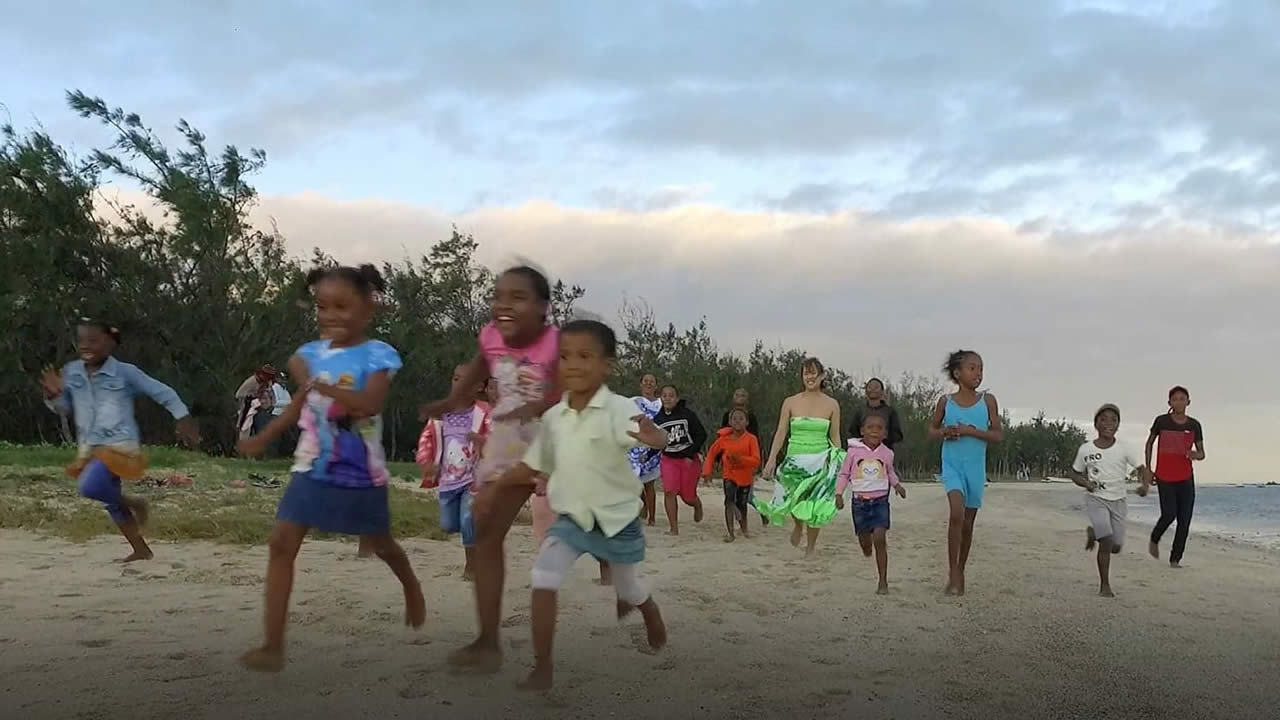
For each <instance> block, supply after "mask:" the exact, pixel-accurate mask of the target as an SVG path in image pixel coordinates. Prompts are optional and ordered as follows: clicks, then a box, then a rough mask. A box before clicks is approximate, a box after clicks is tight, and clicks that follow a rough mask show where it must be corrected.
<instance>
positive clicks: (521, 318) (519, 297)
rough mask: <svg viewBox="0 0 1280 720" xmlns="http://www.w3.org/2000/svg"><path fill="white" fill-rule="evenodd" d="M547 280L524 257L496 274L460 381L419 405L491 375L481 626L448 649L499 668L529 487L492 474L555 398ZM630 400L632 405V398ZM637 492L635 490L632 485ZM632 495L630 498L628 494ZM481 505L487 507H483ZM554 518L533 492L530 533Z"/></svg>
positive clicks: (437, 410) (481, 533)
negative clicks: (511, 551) (506, 591)
mask: <svg viewBox="0 0 1280 720" xmlns="http://www.w3.org/2000/svg"><path fill="white" fill-rule="evenodd" d="M550 305H551V285H550V283H548V282H547V278H546V276H545V275H543V274H542V273H541V272H539V271H537V270H535V269H533V268H532V267H529V266H527V265H520V266H517V267H513V268H511V269H509V270H507V271H505V272H503V273H502V275H500V276H499V277H498V283H497V286H496V287H495V288H494V296H493V302H492V305H491V307H490V311H491V313H492V318H493V320H492V322H490V323H489V324H488V325H486V326H485V327H484V328H483V329H481V330H480V336H479V338H478V342H477V344H478V346H479V347H478V350H477V352H476V355H475V357H474V358H473V359H472V360H471V362H469V363H468V364H467V366H466V376H465V377H464V379H463V381H462V382H461V383H460V384H459V385H458V386H456V387H455V388H454V390H453V391H452V392H450V394H449V397H448V398H446V399H444V400H442V401H439V402H435V403H431V404H429V405H426V406H424V407H423V408H422V409H421V410H420V411H419V416H420V417H421V418H422V419H424V420H425V419H426V418H429V417H440V416H441V415H443V414H444V413H446V412H451V411H455V410H458V409H461V408H465V407H467V406H468V405H470V404H471V403H472V402H473V400H474V396H473V395H472V394H471V391H470V388H471V387H472V386H473V385H475V384H477V383H479V382H482V381H483V380H484V378H485V377H492V378H493V381H492V382H493V385H494V386H495V387H496V388H497V401H496V402H495V403H494V405H493V411H492V413H493V414H492V416H491V418H490V427H489V433H488V436H487V438H486V439H485V441H484V448H483V450H482V451H481V453H480V460H479V461H478V462H477V463H476V470H475V484H476V488H477V489H476V498H475V500H474V505H473V508H472V509H473V517H474V518H475V524H476V546H475V551H474V560H475V591H476V614H477V615H478V619H479V622H480V634H479V636H478V637H477V638H476V639H475V640H474V641H472V642H471V643H470V644H469V645H466V646H465V647H462V648H459V649H457V650H455V651H453V652H452V653H450V654H449V657H448V660H447V661H448V663H449V664H450V665H453V666H454V667H460V668H468V669H471V670H474V671H478V672H487V673H492V672H497V671H498V670H499V669H500V668H501V667H502V647H501V645H500V643H499V632H500V627H499V626H500V623H501V620H502V585H503V582H504V580H505V576H506V566H505V557H504V549H503V544H504V542H505V540H506V537H507V531H508V530H510V529H511V524H512V523H513V522H515V519H516V515H517V514H519V512H520V509H521V508H523V507H524V506H525V503H526V502H528V501H529V498H530V496H531V495H533V490H532V488H530V487H527V486H524V485H498V484H497V483H494V482H493V481H494V480H496V479H497V478H499V477H501V476H502V474H503V473H505V472H506V471H507V470H510V469H511V468H513V467H515V466H516V465H517V464H519V463H520V461H521V459H522V458H523V457H524V454H525V452H526V451H527V450H528V448H529V444H530V443H532V442H533V438H534V437H535V436H537V433H538V427H539V424H540V418H541V417H542V415H543V413H545V412H546V411H547V410H548V409H549V408H551V407H552V406H553V405H555V404H556V403H557V402H559V398H560V391H559V388H558V387H557V384H556V380H557V378H556V375H557V370H556V367H557V364H558V362H559V340H558V338H559V329H558V328H556V327H555V326H554V325H551V324H549V323H548V319H549V318H548V316H549V314H550V311H551V307H550ZM633 407H634V406H633ZM637 494H638V493H637ZM633 500H634V498H633ZM481 508H486V511H485V512H480V509H481ZM554 520H555V513H554V512H552V510H551V508H550V505H549V504H548V502H547V499H546V498H545V497H534V498H533V522H534V534H535V537H537V538H538V542H539V544H541V535H543V534H545V532H546V530H547V529H548V528H550V526H551V524H552V522H554ZM608 573H609V571H608V566H607V565H605V564H604V563H601V567H600V576H601V578H600V579H601V582H602V583H606V582H608V579H609V578H608Z"/></svg>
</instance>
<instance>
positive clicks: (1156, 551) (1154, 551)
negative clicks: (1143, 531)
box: [1147, 543, 1160, 560]
mask: <svg viewBox="0 0 1280 720" xmlns="http://www.w3.org/2000/svg"><path fill="white" fill-rule="evenodd" d="M1147 552H1149V553H1151V557H1153V558H1155V559H1157V560H1159V559H1160V546H1159V545H1157V544H1155V543H1147Z"/></svg>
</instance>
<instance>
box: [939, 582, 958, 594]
mask: <svg viewBox="0 0 1280 720" xmlns="http://www.w3.org/2000/svg"><path fill="white" fill-rule="evenodd" d="M942 594H943V595H955V594H956V586H955V585H953V584H952V583H947V589H946V590H943V591H942Z"/></svg>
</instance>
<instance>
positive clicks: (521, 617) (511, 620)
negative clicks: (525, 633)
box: [502, 613, 529, 628]
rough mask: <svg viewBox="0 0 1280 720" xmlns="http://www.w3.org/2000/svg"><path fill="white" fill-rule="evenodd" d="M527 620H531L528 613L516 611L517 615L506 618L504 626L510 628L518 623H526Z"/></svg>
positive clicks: (503, 622)
mask: <svg viewBox="0 0 1280 720" xmlns="http://www.w3.org/2000/svg"><path fill="white" fill-rule="evenodd" d="M527 622H529V616H528V615H525V614H523V613H516V614H515V615H512V616H510V617H508V618H507V619H506V620H503V621H502V627H504V628H510V627H515V626H517V625H524V624H525V623H527Z"/></svg>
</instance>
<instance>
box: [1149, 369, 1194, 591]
mask: <svg viewBox="0 0 1280 720" xmlns="http://www.w3.org/2000/svg"><path fill="white" fill-rule="evenodd" d="M1190 404H1191V393H1190V392H1188V391H1187V389H1186V388H1184V387H1182V386H1181V385H1178V386H1176V387H1174V388H1173V389H1172V390H1170V391H1169V412H1167V413H1165V414H1164V415H1160V416H1157V417H1156V419H1155V422H1153V423H1151V434H1150V435H1149V436H1148V437H1147V448H1146V460H1147V467H1152V465H1151V452H1152V450H1156V463H1155V466H1154V467H1155V476H1156V492H1157V493H1158V494H1159V495H1160V519H1159V520H1157V521H1156V525H1155V527H1154V528H1152V530H1151V543H1150V544H1149V545H1148V547H1147V551H1148V552H1150V553H1151V557H1153V558H1157V559H1158V558H1159V557H1160V538H1161V537H1163V536H1164V532H1165V530H1168V529H1169V525H1170V524H1172V523H1173V522H1174V521H1175V520H1176V521H1177V523H1178V528H1177V530H1175V531H1174V533H1173V549H1171V550H1170V551H1169V565H1170V567H1175V568H1178V567H1182V554H1183V552H1184V551H1185V550H1186V549H1187V534H1188V533H1190V532H1191V514H1192V511H1194V510H1195V506H1196V477H1195V471H1194V469H1193V468H1192V467H1191V464H1192V463H1193V462H1198V461H1200V460H1203V459H1204V430H1203V429H1202V428H1201V427H1200V421H1199V420H1196V419H1195V418H1193V417H1191V416H1190V415H1188V414H1187V406H1188V405H1190ZM1157 443H1158V447H1157Z"/></svg>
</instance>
